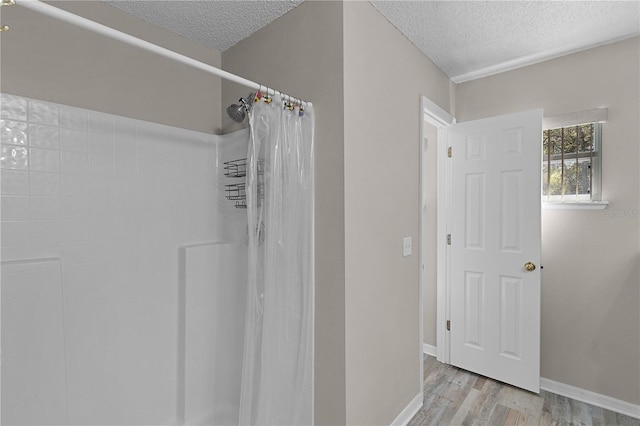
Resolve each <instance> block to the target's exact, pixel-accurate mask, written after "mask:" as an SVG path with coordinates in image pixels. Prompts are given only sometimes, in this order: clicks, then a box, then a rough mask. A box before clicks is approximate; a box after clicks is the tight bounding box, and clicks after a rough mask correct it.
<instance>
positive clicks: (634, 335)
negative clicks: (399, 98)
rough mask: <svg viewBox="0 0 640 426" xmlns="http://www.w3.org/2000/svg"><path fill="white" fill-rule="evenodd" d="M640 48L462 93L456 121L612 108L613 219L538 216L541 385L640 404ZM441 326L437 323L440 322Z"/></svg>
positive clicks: (480, 84) (607, 194) (600, 51)
mask: <svg viewBox="0 0 640 426" xmlns="http://www.w3.org/2000/svg"><path fill="white" fill-rule="evenodd" d="M639 64H640V38H637V37H636V38H633V39H629V40H626V41H622V42H618V43H613V44H609V45H606V46H602V47H598V48H595V49H591V50H587V51H583V52H580V53H576V54H573V55H568V56H565V57H562V58H558V59H554V60H551V61H547V62H543V63H540V64H536V65H531V66H528V67H525V68H520V69H517V70H514V71H509V72H505V73H502V74H498V75H494V76H491V77H487V78H482V79H479V80H475V81H471V82H468V83H463V84H459V85H457V87H456V105H457V111H456V115H457V117H456V118H457V119H458V120H459V121H467V120H472V119H476V118H482V117H488V116H492V115H498V114H504V113H509V112H516V111H523V110H527V109H532V108H541V107H542V108H544V113H545V116H554V115H560V114H564V113H570V112H577V111H583V110H588V109H593V108H598V107H608V108H609V122H608V123H606V124H604V125H603V130H602V139H603V142H602V146H603V157H602V158H603V172H602V173H603V178H602V188H603V189H602V195H603V199H604V200H607V201H609V202H610V205H609V207H608V208H607V210H600V211H578V210H565V211H556V210H544V211H543V215H542V264H543V265H544V271H543V273H542V338H541V375H542V377H545V378H548V379H551V380H555V381H557V382H561V383H566V384H569V385H572V386H577V387H579V388H583V389H587V390H590V391H593V392H597V393H600V394H604V395H607V396H610V397H613V398H617V399H621V400H623V401H628V402H631V403H634V404H639V403H640V361H639V360H640V281H639V279H640V218H639V217H638V214H637V212H638V211H639V208H640V173H639V170H640V167H639V166H640V143H639V137H638V130H639V128H638V119H639V117H640V108H639V103H640V74H639V72H638V68H639ZM434 320H435V318H434Z"/></svg>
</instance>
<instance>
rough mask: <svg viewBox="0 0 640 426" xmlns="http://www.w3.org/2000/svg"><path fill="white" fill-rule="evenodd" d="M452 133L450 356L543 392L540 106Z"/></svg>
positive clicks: (458, 362)
mask: <svg viewBox="0 0 640 426" xmlns="http://www.w3.org/2000/svg"><path fill="white" fill-rule="evenodd" d="M448 132H449V136H448V138H449V143H450V146H451V147H452V156H451V161H452V173H453V176H452V179H453V183H452V187H451V188H452V216H451V218H450V219H451V222H450V227H449V229H450V232H451V251H450V253H451V281H450V320H451V327H450V328H451V330H450V362H451V364H453V365H456V366H459V367H461V368H464V369H467V370H470V371H474V372H476V373H479V374H481V375H484V376H488V377H492V378H494V379H497V380H500V381H503V382H506V383H510V384H512V385H514V386H518V387H520V388H524V389H528V390H530V391H533V392H539V382H540V367H539V365H540V201H541V196H540V173H541V171H540V169H541V167H540V159H541V145H542V110H534V111H527V112H524V113H518V114H509V115H504V116H500V117H492V118H489V119H483V120H476V121H470V122H464V123H460V124H456V125H453V126H451V127H450V128H449V129H448ZM527 263H531V264H533V265H534V266H535V269H534V270H531V271H529V270H527V268H526V267H525V265H526V264H527ZM531 267H532V266H531V265H529V269H531Z"/></svg>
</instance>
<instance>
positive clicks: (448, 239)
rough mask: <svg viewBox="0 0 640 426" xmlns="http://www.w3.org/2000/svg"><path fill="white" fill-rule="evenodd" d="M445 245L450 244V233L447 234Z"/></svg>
mask: <svg viewBox="0 0 640 426" xmlns="http://www.w3.org/2000/svg"><path fill="white" fill-rule="evenodd" d="M447 245H451V234H447Z"/></svg>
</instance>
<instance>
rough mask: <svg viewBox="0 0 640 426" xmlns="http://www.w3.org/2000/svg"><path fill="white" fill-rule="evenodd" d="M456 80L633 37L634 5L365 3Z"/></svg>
mask: <svg viewBox="0 0 640 426" xmlns="http://www.w3.org/2000/svg"><path fill="white" fill-rule="evenodd" d="M372 3H373V5H374V6H375V7H376V8H378V10H380V12H382V14H383V15H385V16H386V17H387V19H389V21H391V23H393V24H394V25H395V26H396V27H397V28H398V29H399V30H400V31H401V32H402V33H404V35H405V36H406V37H407V38H409V39H410V40H411V41H413V43H414V44H415V45H416V46H417V47H418V48H419V49H420V50H421V51H422V52H424V53H425V54H426V55H427V56H428V57H429V58H430V59H431V60H432V61H433V62H435V63H436V65H438V67H440V69H441V70H442V71H444V72H445V73H446V74H447V75H448V76H449V77H450V78H451V79H452V80H453V81H455V82H461V81H466V80H470V79H473V78H478V77H482V76H485V75H490V74H494V73H496V72H501V71H506V70H509V69H513V68H517V67H518V66H523V65H528V64H531V63H535V62H539V61H542V60H545V59H550V58H553V57H557V56H561V55H564V54H568V53H572V52H576V51H579V50H584V49H587V48H590V47H594V46H598V45H601V44H605V43H609V42H612V41H616V40H622V39H624V38H628V37H632V36H634V35H638V34H640V7H639V5H640V2H638V1H373V2H372Z"/></svg>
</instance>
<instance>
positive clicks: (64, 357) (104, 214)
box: [0, 94, 249, 425]
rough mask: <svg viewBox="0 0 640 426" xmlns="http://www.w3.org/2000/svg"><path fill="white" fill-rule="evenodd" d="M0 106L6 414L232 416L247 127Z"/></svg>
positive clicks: (93, 420) (82, 418)
mask: <svg viewBox="0 0 640 426" xmlns="http://www.w3.org/2000/svg"><path fill="white" fill-rule="evenodd" d="M0 103H1V110H2V113H1V114H2V115H1V120H2V121H1V122H0V127H1V131H2V141H1V142H2V145H1V147H2V152H1V154H0V168H1V170H0V173H1V177H0V183H1V193H2V198H1V199H2V206H1V210H0V218H1V228H0V234H1V240H2V241H1V244H2V246H1V249H2V251H1V259H2V265H1V283H2V294H1V296H2V306H1V309H2V311H1V312H2V323H1V324H2V330H1V332H2V372H1V373H2V389H1V391H2V406H1V421H2V424H3V425H14V424H15V425H19V424H29V425H36V424H40V425H55V424H61V425H66V424H74V425H97V424H112V425H117V424H122V425H125V424H126V425H133V424H138V425H142V424H146V425H151V424H153V425H161V424H162V425H173V424H178V425H182V424H193V425H198V424H201V425H214V424H237V423H238V404H239V398H240V383H241V374H242V351H243V338H244V323H245V308H244V307H245V304H246V281H247V245H246V238H247V237H246V235H247V215H246V209H243V208H237V207H236V202H235V201H232V200H228V199H227V197H226V196H225V194H226V192H225V188H227V185H233V184H238V183H239V182H243V181H244V179H243V178H242V177H241V176H242V171H241V170H240V171H237V173H235V174H231V176H229V177H228V176H225V165H224V163H225V162H227V161H229V160H238V159H242V158H245V157H246V155H247V143H248V140H249V135H248V130H247V129H245V130H242V131H239V132H235V133H233V134H230V135H225V136H216V135H210V134H203V133H197V132H192V131H186V130H182V129H177V128H171V127H167V126H163V125H159V124H153V123H148V122H142V121H138V120H133V119H129V118H124V117H118V116H114V115H108V114H103V113H98V112H95V111H88V110H84V109H78V108H72V107H68V106H64V105H58V104H53V103H48V102H42V101H40V100H36V99H27V98H24V97H20V96H13V95H9V94H2V95H1V98H0ZM227 175H229V173H228V169H227ZM238 206H240V207H241V205H240V204H239V205H238Z"/></svg>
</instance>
